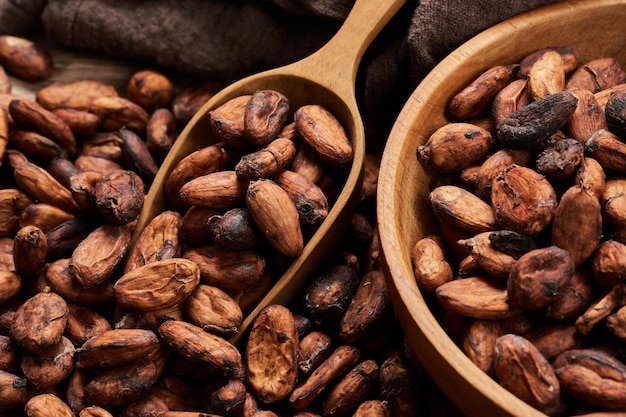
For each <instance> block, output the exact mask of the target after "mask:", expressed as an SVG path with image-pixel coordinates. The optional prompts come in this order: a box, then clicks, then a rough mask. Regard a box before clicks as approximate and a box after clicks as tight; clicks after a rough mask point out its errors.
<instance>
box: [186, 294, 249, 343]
mask: <svg viewBox="0 0 626 417" xmlns="http://www.w3.org/2000/svg"><path fill="white" fill-rule="evenodd" d="M182 308H183V310H184V312H185V316H186V317H188V319H189V321H190V322H192V323H193V324H195V325H196V326H199V327H201V328H202V330H204V331H207V332H211V333H215V334H217V335H221V336H231V335H233V334H237V333H238V331H239V326H240V325H241V323H242V321H243V313H242V311H241V308H240V307H239V304H237V301H236V300H235V299H234V298H233V297H231V296H230V295H228V294H227V293H226V292H224V291H223V290H221V289H219V288H217V287H213V286H211V285H206V284H199V285H198V286H197V287H196V289H195V290H194V291H193V292H192V293H191V294H190V295H189V297H187V299H186V300H185V302H184V305H183V307H182Z"/></svg>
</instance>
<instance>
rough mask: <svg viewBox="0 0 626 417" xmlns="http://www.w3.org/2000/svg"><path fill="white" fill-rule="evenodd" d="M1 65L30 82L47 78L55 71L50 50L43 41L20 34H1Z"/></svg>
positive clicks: (10, 72)
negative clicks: (32, 39)
mask: <svg viewBox="0 0 626 417" xmlns="http://www.w3.org/2000/svg"><path fill="white" fill-rule="evenodd" d="M0 65H2V66H3V67H4V69H5V70H6V71H7V72H8V73H9V74H12V75H14V76H16V77H18V78H20V79H22V80H25V81H30V82H35V81H44V80H47V79H49V78H50V77H51V76H52V73H53V72H54V62H53V59H52V55H51V54H50V51H48V49H47V48H46V47H45V46H43V45H42V44H41V43H38V42H34V41H31V40H29V39H26V38H23V37H19V36H11V35H2V36H0Z"/></svg>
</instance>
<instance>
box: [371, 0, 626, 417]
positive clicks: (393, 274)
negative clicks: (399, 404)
mask: <svg viewBox="0 0 626 417" xmlns="http://www.w3.org/2000/svg"><path fill="white" fill-rule="evenodd" d="M615 6H622V7H621V8H620V11H621V13H622V14H621V15H620V16H622V17H623V16H624V15H626V1H625V0H565V1H561V2H557V3H552V4H549V5H545V6H541V7H538V8H536V9H532V10H530V11H527V12H524V13H521V14H519V15H516V16H514V17H512V18H510V19H507V20H504V21H502V22H500V23H498V24H496V25H494V26H491V27H490V28H488V29H486V30H484V31H483V32H480V33H479V34H477V35H475V36H474V37H472V38H471V39H469V40H468V41H466V42H465V43H463V44H462V45H460V46H459V47H458V48H456V49H455V50H453V51H452V52H451V53H450V54H449V55H448V56H446V57H445V58H444V59H443V60H442V61H440V62H439V63H438V64H437V65H436V66H435V67H434V68H433V69H432V70H431V71H430V72H429V73H428V74H427V75H426V77H425V78H424V79H423V80H422V81H421V82H420V83H419V85H418V86H417V87H416V88H415V90H414V91H413V93H412V94H411V96H410V97H409V98H408V100H407V101H406V103H405V105H404V106H403V108H402V109H401V111H400V112H399V114H398V117H397V119H396V121H395V123H394V125H393V126H392V128H391V131H390V134H389V136H388V140H387V142H386V145H385V148H384V150H383V154H382V157H381V164H380V171H379V180H378V186H379V190H381V189H385V188H388V189H390V190H391V189H392V188H393V185H394V184H398V183H401V181H399V180H401V179H402V178H401V176H400V173H401V172H402V171H404V170H405V169H406V167H405V166H404V164H403V163H402V159H403V156H404V155H402V151H403V150H404V151H406V148H404V149H403V148H402V146H400V145H401V144H402V143H403V141H404V138H405V137H406V136H407V135H409V134H411V133H414V132H411V127H412V125H413V122H414V118H415V115H417V114H418V113H419V112H420V111H421V110H422V109H423V108H424V107H427V106H428V105H429V104H428V102H427V101H426V98H428V97H431V96H433V95H436V94H437V93H436V91H437V86H438V85H439V83H440V81H441V80H442V79H443V78H444V76H445V74H446V72H447V71H448V68H449V67H451V66H458V65H459V63H460V62H462V61H463V60H465V59H467V58H468V57H469V56H470V55H471V54H477V53H481V52H482V51H485V50H486V49H487V48H488V46H489V45H490V44H493V43H494V42H495V41H496V40H497V39H499V38H500V39H501V37H503V36H511V35H513V34H514V33H516V32H518V31H521V30H526V29H528V28H530V27H532V26H536V25H542V24H544V25H545V24H546V22H549V21H550V20H552V19H554V18H555V17H559V18H563V17H562V16H561V15H562V14H563V13H568V12H571V11H572V10H574V8H575V9H576V11H577V13H584V11H586V10H591V9H594V10H596V9H607V8H615ZM616 15H619V14H617V13H616ZM539 48H540V47H537V48H535V49H539ZM524 55H525V53H522V54H521V56H524ZM505 64H506V63H505ZM484 69H486V68H483V69H482V70H484ZM476 71H478V72H480V69H477V70H476ZM412 154H413V155H415V153H414V152H413V153H412ZM385 184H390V185H388V186H385ZM396 200H397V198H390V196H389V195H387V194H384V193H381V192H379V193H378V196H377V201H376V211H377V217H378V228H379V236H380V246H381V254H382V265H383V268H384V269H385V270H386V275H387V279H388V280H389V283H390V291H391V293H392V300H393V301H394V308H395V310H396V315H397V316H398V318H399V320H400V323H401V325H402V327H403V328H404V329H405V334H406V337H407V339H408V341H409V344H410V345H411V346H412V347H413V350H414V351H415V353H416V355H417V357H418V359H419V360H420V362H421V363H422V364H423V366H424V368H425V369H426V371H427V372H428V374H430V376H431V377H432V378H433V380H434V381H435V383H436V384H437V385H438V386H439V388H440V389H441V390H442V391H443V393H444V394H445V395H446V396H447V397H448V398H449V399H450V400H451V401H452V402H453V403H454V404H455V405H456V406H457V408H459V410H461V411H463V412H465V413H467V414H468V415H476V416H479V415H498V416H519V415H524V416H536V417H539V416H543V417H545V416H546V414H544V413H542V412H540V411H539V410H537V409H535V408H534V407H532V406H530V405H528V404H527V403H526V402H524V401H522V400H521V399H519V398H518V397H516V396H515V395H513V394H512V393H510V392H509V391H507V390H505V389H504V388H503V387H502V386H500V385H499V384H498V383H497V382H495V380H493V379H492V378H491V377H489V376H488V375H487V374H485V373H484V372H483V371H482V370H480V369H479V368H478V367H477V366H476V365H475V364H474V363H473V362H472V361H471V360H470V359H469V358H468V357H467V356H466V355H465V354H464V353H463V352H462V351H461V349H460V348H459V347H458V346H457V345H456V344H455V343H454V342H453V341H452V339H451V338H450V337H449V335H448V334H447V333H446V332H445V331H444V330H443V328H442V327H441V326H440V325H439V323H438V322H437V320H436V319H435V317H434V315H433V313H432V312H431V311H430V309H429V308H428V307H427V305H426V303H425V300H424V298H423V297H422V294H421V292H420V290H419V289H418V288H417V284H416V283H415V280H414V278H413V270H412V267H411V263H410V258H409V254H408V253H399V254H398V253H396V254H394V255H390V254H392V253H393V252H394V251H396V252H397V251H398V249H399V248H402V247H403V246H402V242H401V241H400V239H399V236H398V233H397V232H395V231H394V229H396V228H399V227H402V225H401V224H400V220H399V219H398V216H397V215H396V213H398V212H399V210H400V208H399V206H398V201H396ZM384 219H391V221H388V222H385V221H384ZM407 252H408V251H407ZM390 260H391V261H392V262H389V261H390ZM393 261H399V262H393ZM416 300H419V301H420V302H419V303H417V302H416ZM416 346H418V347H419V348H415V347H416ZM444 357H445V358H446V359H444ZM448 359H451V360H450V361H449V360H448ZM446 377H447V378H448V379H445V378H446ZM470 381H472V382H471V383H470ZM462 391H465V392H462ZM470 395H472V396H480V397H483V398H484V399H485V400H487V401H489V402H490V403H491V404H490V406H491V407H492V409H489V410H487V409H485V408H480V407H479V408H480V410H477V409H476V406H475V405H474V404H468V402H467V401H464V399H465V398H468V396H470ZM481 405H484V404H481Z"/></svg>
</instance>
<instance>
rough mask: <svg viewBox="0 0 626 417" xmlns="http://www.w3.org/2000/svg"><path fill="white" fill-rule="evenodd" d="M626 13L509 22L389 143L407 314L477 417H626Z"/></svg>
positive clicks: (397, 295) (437, 79) (403, 121)
mask: <svg viewBox="0 0 626 417" xmlns="http://www.w3.org/2000/svg"><path fill="white" fill-rule="evenodd" d="M625 17H626V4H625V3H624V2H623V1H614V0H601V1H587V0H575V1H566V2H560V3H556V4H553V5H549V6H544V7H541V8H538V9H536V10H533V11H531V12H528V13H525V14H522V15H519V16H517V17H514V18H512V19H509V20H507V21H504V22H502V23H500V24H497V25H495V26H493V27H491V28H489V29H487V30H486V31H484V32H483V33H481V34H479V35H477V36H476V37H474V38H472V39H470V40H469V41H467V42H466V43H465V44H463V45H462V46H461V47H459V48H458V49H457V50H455V51H454V52H452V53H451V55H449V56H448V57H446V58H445V59H444V60H442V61H441V62H440V63H439V65H437V66H436V67H435V68H434V69H433V71H432V72H431V73H430V74H429V75H428V76H427V77H425V79H424V80H423V81H422V82H421V83H420V85H419V86H418V87H417V88H416V89H415V91H414V92H413V93H412V95H411V96H410V98H409V99H408V101H407V103H406V104H405V106H404V108H403V109H402V111H401V112H400V114H399V116H398V119H397V121H396V123H395V125H394V126H393V129H392V131H391V133H390V136H389V139H388V142H387V144H386V147H385V150H384V153H383V157H382V162H381V169H380V176H379V183H378V190H379V191H378V197H377V215H378V221H379V233H380V244H381V248H382V254H383V259H384V262H383V264H384V269H386V272H387V274H388V277H389V278H390V291H391V297H392V301H393V305H394V309H395V311H396V313H397V314H398V317H399V319H400V322H401V324H402V327H403V329H404V331H405V333H406V334H407V337H408V340H409V343H410V345H411V346H412V348H413V350H414V351H415V353H416V355H417V356H418V358H419V359H420V361H421V362H422V363H423V364H424V367H425V368H426V370H427V371H428V373H429V374H430V376H431V377H432V378H433V379H434V381H435V382H436V383H437V385H438V386H439V387H440V388H441V389H442V391H443V392H444V393H445V394H446V395H447V396H448V397H449V398H450V399H451V400H452V401H453V402H454V403H455V405H456V406H457V407H458V408H459V409H460V411H462V412H463V413H464V414H465V415H468V416H485V415H493V416H521V415H523V416H545V415H549V416H575V415H585V414H591V413H604V412H615V411H621V412H623V411H626V408H625V405H626V403H625V398H626V389H625V387H626V385H624V384H626V372H625V371H624V369H626V367H625V365H624V364H625V363H626V356H625V355H624V340H626V339H624V334H625V333H626V332H624V330H625V329H626V328H625V327H624V326H625V325H624V321H623V319H622V318H621V317H622V316H623V314H624V313H623V311H622V306H623V305H624V302H623V299H624V292H623V291H624V288H626V287H625V284H624V277H625V276H626V275H625V274H624V273H623V271H624V270H623V266H624V265H625V264H626V256H625V255H626V252H625V251H624V249H625V248H626V247H624V245H625V244H626V239H624V234H623V232H622V231H623V230H624V228H623V226H624V223H623V222H621V220H620V219H623V218H624V217H623V215H622V214H620V212H621V209H620V207H623V205H622V204H623V203H621V202H620V200H621V198H623V197H621V196H622V195H623V194H622V193H621V192H620V191H619V190H620V186H621V184H624V178H626V169H625V166H624V164H623V161H624V159H623V156H624V153H623V152H624V151H623V149H624V147H625V146H626V145H624V144H625V143H626V136H624V130H625V129H624V114H626V113H625V111H624V108H625V106H624V99H623V97H626V93H623V92H621V90H623V89H624V87H625V86H626V71H625V70H626V49H625V48H624V46H625V45H626V32H625V31H624V30H623V23H622V22H623V21H624V18H625ZM609 370H610V372H609Z"/></svg>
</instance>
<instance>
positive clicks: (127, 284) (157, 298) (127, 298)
mask: <svg viewBox="0 0 626 417" xmlns="http://www.w3.org/2000/svg"><path fill="white" fill-rule="evenodd" d="M199 282H200V269H199V268H198V266H197V265H196V264H195V263H194V262H192V261H190V260H187V259H183V258H171V259H164V260H162V261H155V262H152V263H149V264H146V265H144V266H142V267H139V268H136V269H134V270H132V271H130V272H127V273H126V274H124V275H122V276H121V277H120V278H119V279H118V280H117V282H116V283H115V284H114V286H113V288H114V290H115V298H116V300H117V302H118V303H119V305H120V306H122V307H125V308H130V309H135V310H139V311H150V310H157V309H160V308H165V307H170V306H173V305H175V304H178V303H180V302H182V301H183V300H185V299H186V298H187V297H188V296H189V294H191V293H192V292H193V290H194V289H195V288H196V286H197V285H198V284H199Z"/></svg>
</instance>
